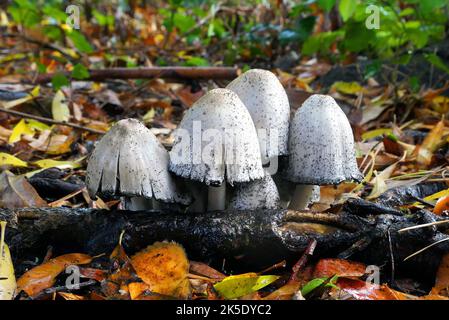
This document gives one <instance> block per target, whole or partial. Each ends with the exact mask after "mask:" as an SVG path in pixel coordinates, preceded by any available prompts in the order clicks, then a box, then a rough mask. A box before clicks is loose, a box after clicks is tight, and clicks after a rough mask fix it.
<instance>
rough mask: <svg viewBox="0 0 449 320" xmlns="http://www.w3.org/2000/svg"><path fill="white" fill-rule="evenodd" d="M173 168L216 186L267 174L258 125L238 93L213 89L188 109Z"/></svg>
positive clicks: (177, 137)
mask: <svg viewBox="0 0 449 320" xmlns="http://www.w3.org/2000/svg"><path fill="white" fill-rule="evenodd" d="M169 168H170V171H172V172H173V173H175V174H176V175H178V176H181V177H184V178H188V179H190V180H195V181H200V182H204V183H206V185H213V186H216V185H220V184H221V183H223V182H224V181H227V182H228V183H230V184H231V185H232V184H233V183H234V182H248V181H251V180H254V179H261V178H262V177H263V176H264V170H263V168H262V161H261V158H260V149H259V143H258V140H257V133H256V128H255V127H254V123H253V121H252V120H251V116H250V114H249V112H248V110H247V109H246V108H245V106H244V105H243V103H242V101H240V99H239V97H238V96H237V95H236V94H235V93H234V92H232V91H230V90H227V89H214V90H211V91H209V92H208V93H207V94H205V95H204V96H203V97H201V98H200V99H199V100H198V101H196V102H195V103H194V104H193V106H192V107H191V108H190V109H189V110H187V112H186V114H185V115H184V118H183V119H182V121H181V123H180V125H179V127H178V129H177V130H176V132H175V143H174V145H173V148H172V150H171V151H170V166H169Z"/></svg>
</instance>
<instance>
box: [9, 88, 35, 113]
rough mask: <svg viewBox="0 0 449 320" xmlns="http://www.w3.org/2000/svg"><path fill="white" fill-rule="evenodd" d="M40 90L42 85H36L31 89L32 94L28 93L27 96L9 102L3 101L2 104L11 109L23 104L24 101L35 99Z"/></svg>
mask: <svg viewBox="0 0 449 320" xmlns="http://www.w3.org/2000/svg"><path fill="white" fill-rule="evenodd" d="M39 90H40V86H36V87H34V89H33V90H31V92H30V94H28V95H27V96H26V97H23V98H20V99H16V100H12V101H8V102H2V106H3V108H5V109H10V108H13V107H15V106H18V105H19V104H22V103H24V102H27V101H30V100H33V99H34V98H36V97H37V96H38V95H39Z"/></svg>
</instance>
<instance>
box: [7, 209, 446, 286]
mask: <svg viewBox="0 0 449 320" xmlns="http://www.w3.org/2000/svg"><path fill="white" fill-rule="evenodd" d="M367 210H370V209H369V206H365V210H364V213H363V216H362V215H358V214H354V213H351V212H346V211H345V207H343V209H342V211H341V212H340V213H338V214H330V213H311V212H299V211H291V210H259V211H225V212H209V213H202V214H186V213H176V212H167V211H164V212H158V211H140V212H130V211H105V210H96V209H71V208H35V209H33V208H27V209H2V210H0V220H6V221H8V222H9V224H8V225H9V227H8V229H7V238H6V240H7V243H8V244H9V246H10V248H11V251H12V254H13V257H14V258H15V259H18V258H19V259H22V258H24V257H29V255H30V254H33V253H34V254H36V253H40V254H42V253H43V252H44V251H45V248H46V247H47V246H48V245H51V246H53V247H54V249H55V252H59V253H67V252H73V251H81V252H86V253H90V254H100V253H106V254H109V253H110V252H111V251H112V249H113V248H114V246H116V245H117V242H118V239H119V235H120V233H121V232H122V231H125V234H124V237H123V242H122V244H123V246H124V248H125V250H126V251H127V252H128V253H129V254H132V253H134V252H136V251H138V250H140V249H142V248H144V247H146V246H147V245H149V244H152V243H153V242H155V241H163V240H173V241H177V242H179V243H181V244H182V245H183V246H184V247H185V248H186V250H187V253H188V255H189V257H190V258H192V259H200V260H202V261H211V262H213V261H215V262H218V261H220V260H219V259H223V258H226V259H228V260H227V261H235V262H236V261H238V263H237V264H236V265H238V266H239V267H240V268H241V269H245V268H246V270H249V267H251V268H255V267H258V268H260V267H262V266H267V265H270V264H272V263H275V262H278V261H280V260H282V259H297V258H298V256H299V255H300V254H301V252H302V251H303V250H304V249H305V248H306V247H307V244H308V243H309V241H310V240H311V239H315V240H316V241H317V250H316V252H315V257H343V258H350V259H353V260H358V261H362V262H365V263H368V264H376V265H378V266H388V265H389V264H390V263H391V261H390V259H391V257H392V255H393V256H394V263H395V269H396V271H397V270H399V269H401V268H404V270H408V271H410V272H411V273H412V274H416V275H419V276H420V277H423V276H424V277H426V276H428V277H434V275H435V270H436V268H437V266H438V264H439V262H440V258H441V255H442V253H444V252H448V251H449V245H448V243H447V242H443V243H441V244H440V245H438V246H435V247H433V248H432V249H431V250H428V251H426V252H423V253H422V254H420V255H418V256H416V257H414V258H412V259H410V260H408V261H406V262H403V259H404V258H405V257H406V256H408V255H410V254H412V253H414V252H415V251H417V250H418V249H420V248H422V247H424V246H426V245H428V244H430V243H432V242H435V241H438V240H441V239H444V238H445V237H446V235H445V234H444V233H443V231H444V229H445V228H447V227H449V226H448V225H439V226H438V228H437V227H431V228H422V229H416V230H412V231H410V232H404V233H398V230H399V229H402V228H405V227H409V226H413V225H417V224H421V223H428V222H432V221H436V220H438V219H441V218H440V217H437V216H435V215H433V214H432V213H430V212H428V211H425V210H421V211H418V212H416V213H414V214H408V215H397V214H390V213H386V214H382V213H381V212H379V208H375V209H373V211H371V212H369V211H368V212H367ZM354 212H355V211H354ZM361 243H362V244H363V245H360V244H361ZM390 246H391V247H392V248H393V252H391V251H390V249H389V248H390ZM236 257H238V259H237V258H236ZM214 259H215V260H214ZM252 270H254V269H252ZM428 280H429V279H428ZM429 281H430V282H431V281H432V280H431V279H430V280H429Z"/></svg>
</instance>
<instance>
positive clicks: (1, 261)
mask: <svg viewBox="0 0 449 320" xmlns="http://www.w3.org/2000/svg"><path fill="white" fill-rule="evenodd" d="M0 228H1V229H0V231H1V233H0V300H12V299H13V298H14V294H15V291H16V287H17V284H16V277H15V275H14V265H13V263H12V259H11V254H10V252H9V248H8V245H7V244H6V243H5V230H6V222H5V221H0Z"/></svg>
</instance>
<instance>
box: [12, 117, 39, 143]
mask: <svg viewBox="0 0 449 320" xmlns="http://www.w3.org/2000/svg"><path fill="white" fill-rule="evenodd" d="M22 134H34V130H33V129H32V128H30V127H29V126H28V124H27V123H26V122H25V120H24V119H22V120H20V121H19V123H17V124H16V125H15V127H14V129H13V130H12V133H11V135H10V136H9V140H8V142H9V143H10V144H12V143H15V142H17V141H20V138H21V136H22Z"/></svg>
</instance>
